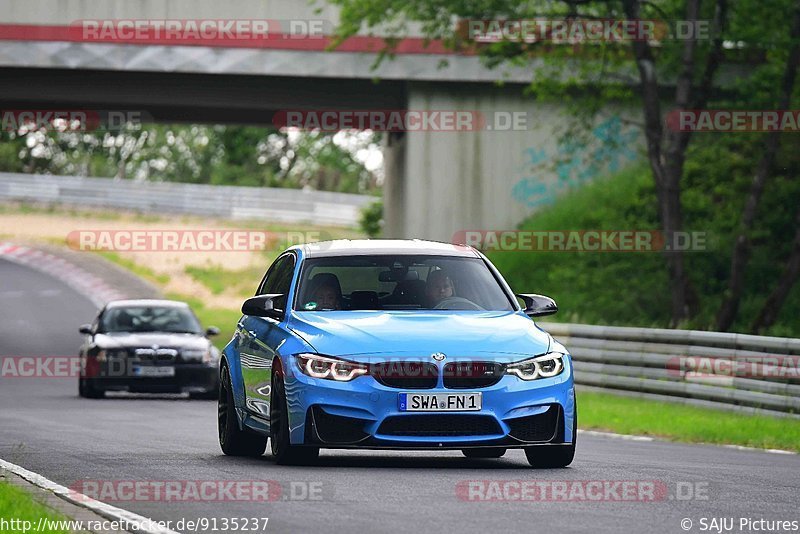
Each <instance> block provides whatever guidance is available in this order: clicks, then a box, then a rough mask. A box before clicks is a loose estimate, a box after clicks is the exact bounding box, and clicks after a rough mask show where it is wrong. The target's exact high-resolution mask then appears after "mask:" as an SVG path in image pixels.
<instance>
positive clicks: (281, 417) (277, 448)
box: [269, 362, 319, 465]
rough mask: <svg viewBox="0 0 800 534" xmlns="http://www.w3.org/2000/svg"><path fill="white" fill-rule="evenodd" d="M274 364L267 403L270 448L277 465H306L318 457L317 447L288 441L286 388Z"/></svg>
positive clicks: (277, 364)
mask: <svg viewBox="0 0 800 534" xmlns="http://www.w3.org/2000/svg"><path fill="white" fill-rule="evenodd" d="M279 366H280V363H279V362H275V364H273V366H272V369H273V373H272V392H271V393H270V401H269V421H270V424H269V428H270V437H269V442H270V447H271V449H272V456H273V457H274V458H275V463H277V464H278V465H307V464H310V463H313V462H314V460H316V459H317V458H318V457H319V447H306V446H297V445H292V444H291V442H290V441H289V417H288V413H287V407H286V388H285V387H284V384H283V376H282V375H281V373H280V371H278V372H276V370H279Z"/></svg>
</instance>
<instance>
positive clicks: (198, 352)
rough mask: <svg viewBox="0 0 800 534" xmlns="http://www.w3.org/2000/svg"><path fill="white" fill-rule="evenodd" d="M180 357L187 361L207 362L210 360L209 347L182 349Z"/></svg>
mask: <svg viewBox="0 0 800 534" xmlns="http://www.w3.org/2000/svg"><path fill="white" fill-rule="evenodd" d="M181 359H182V360H184V361H187V362H209V361H211V351H210V350H209V349H184V350H182V351H181Z"/></svg>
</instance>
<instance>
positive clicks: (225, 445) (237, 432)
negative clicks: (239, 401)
mask: <svg viewBox="0 0 800 534" xmlns="http://www.w3.org/2000/svg"><path fill="white" fill-rule="evenodd" d="M220 374H221V377H220V381H219V394H218V399H219V400H218V402H219V404H218V409H217V427H218V429H219V446H220V448H221V449H222V452H224V453H225V454H227V455H228V456H261V455H262V454H264V451H265V450H266V449H267V438H266V436H261V435H258V434H256V433H255V432H251V431H249V430H247V429H244V430H242V429H240V428H239V420H238V419H237V417H236V407H235V405H234V402H233V387H232V385H231V377H230V373H229V371H228V366H227V365H225V364H223V366H222V369H221V371H220Z"/></svg>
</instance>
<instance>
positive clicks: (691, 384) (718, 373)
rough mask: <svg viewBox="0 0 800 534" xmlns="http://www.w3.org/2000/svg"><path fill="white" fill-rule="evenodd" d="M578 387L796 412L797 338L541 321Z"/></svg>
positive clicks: (799, 404) (799, 398)
mask: <svg viewBox="0 0 800 534" xmlns="http://www.w3.org/2000/svg"><path fill="white" fill-rule="evenodd" d="M540 326H541V327H542V328H544V329H545V330H547V331H548V332H550V333H551V334H552V335H553V337H555V338H556V339H558V340H559V341H560V342H562V343H564V345H566V347H567V348H568V349H569V350H570V353H571V354H572V357H573V362H574V366H575V382H576V383H577V384H579V386H581V387H582V389H592V390H604V391H611V392H614V393H617V394H621V395H628V396H636V397H648V398H652V399H657V400H666V401H670V402H681V403H685V404H690V405H696V406H701V407H711V408H721V409H727V410H733V411H738V412H746V413H765V414H768V415H775V416H782V417H792V418H800V377H798V372H800V365H798V362H800V339H792V338H782V337H767V336H753V335H748V334H730V333H725V332H705V331H698V330H669V329H651V328H627V327H615V326H591V325H580V324H562V323H540Z"/></svg>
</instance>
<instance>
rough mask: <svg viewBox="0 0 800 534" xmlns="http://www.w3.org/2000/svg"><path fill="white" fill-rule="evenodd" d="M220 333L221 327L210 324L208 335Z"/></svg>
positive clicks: (207, 329)
mask: <svg viewBox="0 0 800 534" xmlns="http://www.w3.org/2000/svg"><path fill="white" fill-rule="evenodd" d="M218 335H219V328H217V327H216V326H209V327H208V328H206V336H207V337H212V336H218Z"/></svg>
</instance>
